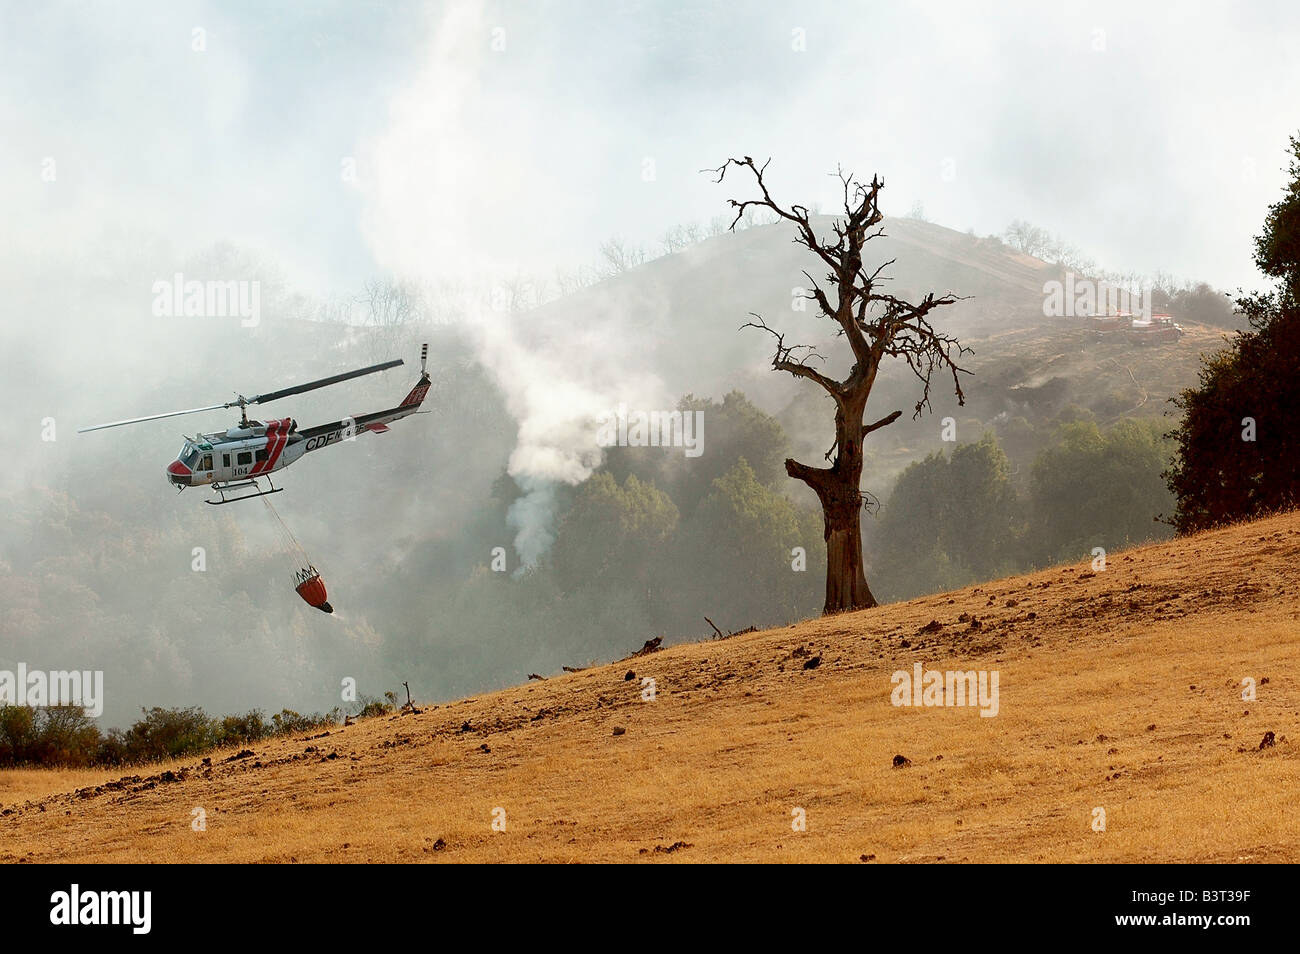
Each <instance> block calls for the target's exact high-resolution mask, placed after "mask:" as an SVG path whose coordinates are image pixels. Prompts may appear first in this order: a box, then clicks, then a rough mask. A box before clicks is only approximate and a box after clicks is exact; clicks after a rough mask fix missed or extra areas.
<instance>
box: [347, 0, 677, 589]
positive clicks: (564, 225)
mask: <svg viewBox="0 0 1300 954" xmlns="http://www.w3.org/2000/svg"><path fill="white" fill-rule="evenodd" d="M483 10H484V8H483V7H482V6H481V5H479V4H472V3H463V4H461V3H457V4H450V5H448V6H447V7H446V8H445V10H444V12H443V13H442V15H441V17H440V18H439V19H437V20H436V21H435V22H434V23H433V24H431V31H430V37H431V38H430V46H429V51H428V55H427V57H426V59H425V62H424V65H423V67H422V69H421V71H420V72H419V74H418V75H417V76H416V78H415V79H414V81H413V82H412V83H410V84H409V85H408V86H406V87H405V88H404V89H402V90H401V91H400V92H399V93H397V94H396V95H395V97H394V98H393V100H392V101H391V103H390V112H389V117H388V122H387V124H386V125H385V127H384V129H383V131H382V132H381V133H380V134H379V135H378V136H376V137H375V138H373V139H371V140H370V141H368V142H366V143H363V144H362V145H361V147H360V148H359V150H358V183H357V185H358V188H359V190H360V192H361V193H362V196H363V199H364V202H365V207H364V211H363V214H362V222H363V228H364V231H365V235H366V239H367V242H368V244H369V245H370V247H371V249H372V250H373V253H374V255H375V259H376V261H378V262H379V263H380V264H381V265H382V266H384V267H385V268H387V269H388V270H390V271H391V272H392V273H393V274H394V275H396V276H398V277H400V278H403V279H410V280H415V281H417V282H422V283H425V284H428V285H432V284H436V283H438V282H439V281H442V280H446V279H447V278H448V277H449V276H454V277H455V280H456V281H457V282H460V283H466V282H467V283H468V284H469V286H470V287H478V288H494V287H495V288H496V290H498V291H499V290H500V289H501V287H502V285H503V284H506V283H508V281H510V280H512V279H508V278H507V276H518V275H519V274H520V273H521V272H522V271H524V270H525V269H528V268H541V267H547V266H549V267H554V266H555V265H557V264H558V263H556V262H554V261H550V262H547V260H546V258H545V256H546V254H547V252H548V251H549V250H551V249H552V248H554V245H555V237H556V236H557V235H558V234H564V235H567V236H573V235H575V234H580V233H586V235H587V238H588V240H589V241H588V244H589V247H590V248H591V249H592V252H593V254H594V251H595V247H596V245H597V244H598V241H597V239H596V237H595V236H596V235H598V234H599V233H598V232H597V231H596V230H595V228H594V227H592V226H591V225H590V224H589V223H587V222H585V221H584V220H583V215H582V214H581V213H580V212H577V211H575V205H574V202H573V199H572V197H571V196H569V195H566V194H565V193H566V192H567V191H568V190H566V189H565V188H564V187H562V186H559V185H557V184H556V183H554V182H552V181H550V180H549V179H548V176H547V175H546V173H545V170H544V169H542V168H539V162H538V159H537V157H536V156H535V155H531V154H529V153H526V152H524V151H522V150H520V149H519V144H520V143H522V142H536V141H539V140H542V141H544V140H545V138H546V137H545V135H544V134H543V133H541V132H540V131H539V130H538V129H537V128H536V124H537V123H538V121H539V120H538V118H537V117H536V116H533V115H531V114H530V113H528V112H527V111H526V109H525V108H523V107H520V106H518V105H516V106H511V101H510V100H500V99H494V98H493V97H491V96H486V97H484V96H481V95H479V94H480V93H482V91H483V87H484V84H485V82H487V80H486V79H485V77H490V75H491V74H490V71H491V68H492V67H493V66H494V65H495V61H493V60H492V59H491V58H492V57H493V56H494V55H496V54H495V53H494V51H493V48H492V47H493V35H494V32H493V31H494V30H495V29H497V28H496V27H494V26H493V25H492V24H491V23H489V22H488V21H487V20H486V19H485V18H484V14H483ZM485 102H488V103H494V104H495V106H496V110H497V111H495V112H493V111H492V110H491V109H490V108H489V109H486V110H485V108H484V106H483V104H484V103H485ZM512 109H514V110H516V111H515V112H512V111H511V110H512ZM572 146H573V148H577V149H581V148H583V144H582V143H579V142H575V143H572ZM467 297H468V298H469V299H470V300H468V301H466V304H465V313H464V314H462V315H461V316H459V317H460V319H461V320H462V321H463V322H464V328H465V331H466V334H467V337H468V338H469V340H470V341H471V342H472V343H473V345H474V347H475V351H476V353H477V356H478V359H479V361H480V362H481V363H482V364H483V365H484V367H485V368H487V369H488V370H489V371H490V372H491V373H492V375H493V376H494V378H495V380H496V382H497V384H498V385H499V387H500V388H501V390H502V392H503V393H504V395H505V399H506V406H507V408H508V410H509V412H510V413H511V415H512V416H513V417H514V418H515V420H516V421H517V423H518V442H517V445H516V447H515V448H514V451H513V453H512V454H511V456H510V460H509V464H508V470H509V473H510V475H511V476H512V477H513V478H514V479H515V480H516V482H517V483H518V484H519V486H520V487H521V488H522V489H523V491H524V496H523V497H522V498H520V499H519V500H518V501H516V503H515V504H514V505H513V506H512V507H511V509H510V511H509V515H508V516H509V522H510V525H511V527H512V528H513V529H514V530H515V532H516V537H515V541H514V545H515V549H516V551H517V552H518V555H519V557H520V559H521V561H522V562H523V564H524V565H532V564H534V563H536V561H537V560H538V559H539V558H540V557H541V555H542V554H543V553H545V552H546V550H547V549H548V548H549V546H550V544H551V542H552V540H553V539H554V526H553V523H554V509H555V502H556V493H555V491H556V488H557V487H558V486H559V485H561V484H570V485H572V484H577V483H581V482H582V481H583V480H585V479H586V478H587V477H588V476H590V474H591V473H592V471H593V469H595V468H596V467H597V466H599V464H600V460H601V454H602V451H601V448H600V447H599V446H598V445H597V442H596V433H597V423H598V420H599V418H600V416H601V415H603V414H605V413H606V412H608V411H610V410H612V409H613V408H614V407H615V406H617V405H618V404H619V403H620V402H624V403H628V404H630V405H634V406H643V407H644V406H658V405H657V404H656V403H654V402H660V401H662V400H663V398H662V396H661V395H662V392H663V387H662V385H661V383H660V382H659V380H658V378H657V377H656V376H655V375H654V374H653V373H650V372H648V371H646V370H644V369H643V368H641V367H640V365H642V364H643V363H644V360H643V358H641V356H642V355H646V354H649V353H650V349H649V348H648V347H647V346H646V344H647V343H646V340H645V336H646V335H647V334H649V333H650V332H649V331H648V330H646V329H640V330H637V329H631V328H629V327H627V324H628V323H627V322H625V321H623V320H622V316H621V315H620V314H619V310H618V309H617V307H615V306H614V305H612V304H611V307H610V308H609V309H608V310H607V312H606V313H605V314H603V315H601V316H600V318H599V319H598V320H596V321H594V322H593V321H591V320H589V319H587V320H584V322H583V323H581V324H579V323H576V322H574V321H572V320H571V319H570V317H569V316H566V315H565V314H564V313H563V310H562V308H560V307H551V308H544V309H540V310H538V311H532V312H527V313H524V314H520V313H511V312H510V311H508V310H505V309H494V308H493V307H492V303H493V299H496V300H500V299H501V298H502V297H503V296H500V295H493V294H490V293H489V294H487V295H484V296H481V297H480V298H479V300H477V301H475V300H473V298H472V296H467Z"/></svg>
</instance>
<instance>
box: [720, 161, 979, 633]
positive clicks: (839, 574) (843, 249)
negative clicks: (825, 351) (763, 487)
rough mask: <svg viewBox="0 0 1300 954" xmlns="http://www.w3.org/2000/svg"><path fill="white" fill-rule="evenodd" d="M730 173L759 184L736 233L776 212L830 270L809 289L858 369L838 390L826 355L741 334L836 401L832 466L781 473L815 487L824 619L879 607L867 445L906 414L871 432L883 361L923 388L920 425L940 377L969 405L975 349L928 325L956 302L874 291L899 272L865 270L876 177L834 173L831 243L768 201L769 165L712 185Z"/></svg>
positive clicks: (741, 211) (801, 216)
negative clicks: (870, 409)
mask: <svg viewBox="0 0 1300 954" xmlns="http://www.w3.org/2000/svg"><path fill="white" fill-rule="evenodd" d="M770 161H771V160H770V159H769V160H768V162H770ZM733 166H735V167H736V168H737V169H746V170H748V171H749V172H750V173H751V174H752V175H753V176H754V179H755V182H756V184H757V186H758V190H759V192H760V194H761V198H756V199H745V200H736V199H731V200H729V201H730V204H731V207H732V208H734V209H735V210H736V216H735V219H733V221H732V228H735V224H736V222H738V221H740V220H741V217H742V216H744V215H745V214H746V212H748V211H752V210H753V209H754V208H755V207H758V208H766V209H770V210H771V211H772V212H774V213H776V215H777V216H778V217H779V219H783V220H785V221H787V222H790V223H792V224H793V225H794V226H795V229H796V232H797V236H796V238H795V242H796V243H797V244H799V245H803V246H804V247H805V248H807V249H808V250H809V251H811V252H812V253H813V254H814V255H816V256H817V257H818V258H819V259H820V260H821V262H822V264H823V265H825V266H826V267H827V268H828V269H829V273H828V275H827V281H828V282H829V285H828V288H829V293H828V292H827V290H824V289H823V288H822V287H821V286H819V285H818V284H817V282H816V281H815V280H814V279H813V277H812V276H811V275H810V274H809V273H808V272H806V271H805V272H804V275H805V277H807V279H808V282H809V284H810V285H811V291H809V292H807V294H806V296H805V297H807V298H808V299H809V300H811V301H814V302H816V303H817V306H818V308H819V309H820V310H821V312H822V314H823V315H825V316H826V317H828V318H830V319H831V320H832V321H834V322H835V324H836V325H838V329H837V331H836V335H837V336H839V337H842V338H844V339H846V340H847V341H848V345H849V347H850V348H851V349H852V354H853V366H852V369H851V370H850V371H849V374H848V376H847V377H846V378H845V379H844V380H842V381H837V380H835V379H834V378H831V377H829V376H827V375H825V374H823V373H822V372H820V371H818V370H817V369H816V368H813V367H811V366H810V365H809V363H808V362H809V361H811V360H813V359H814V358H817V359H821V356H820V355H817V354H816V353H815V352H814V351H813V350H812V348H810V347H808V346H806V345H786V343H785V338H784V336H783V334H782V333H781V332H778V331H776V330H774V329H772V328H770V327H768V325H767V323H766V322H765V321H764V320H763V319H762V318H761V317H760V316H758V315H753V318H754V320H753V321H750V322H746V324H745V325H742V326H741V327H751V328H758V329H761V330H762V331H765V332H767V333H769V334H771V335H772V336H773V337H774V338H775V339H776V353H775V355H773V357H772V368H773V370H776V371H784V372H787V373H788V374H792V375H794V376H795V377H797V378H806V379H807V380H809V381H812V382H813V383H814V384H816V385H817V386H818V387H820V388H822V390H824V391H825V392H826V393H827V394H829V395H830V396H831V397H832V398H833V399H834V400H835V443H834V444H832V445H831V449H830V450H828V451H827V452H826V459H827V460H828V461H831V460H832V456H833V457H834V460H833V461H832V463H831V466H829V467H810V466H808V465H807V464H801V463H799V462H798V461H796V460H787V461H786V462H785V470H786V473H787V474H789V475H790V476H791V477H794V478H796V479H797V480H802V481H803V482H804V483H806V484H807V485H808V486H809V487H811V488H812V489H813V491H815V492H816V494H817V498H818V499H819V500H820V501H821V506H822V516H823V520H824V526H825V539H826V605H825V607H824V608H823V610H822V612H823V613H838V612H843V611H846V610H856V609H865V608H867V607H871V606H875V605H876V598H875V597H874V596H873V595H872V594H871V589H870V588H869V587H868V586H867V578H866V573H865V569H864V565H863V559H862V522H861V518H862V506H863V499H864V498H863V494H862V491H861V486H860V485H861V480H862V443H863V439H864V438H865V437H866V436H867V435H868V434H870V433H871V432H872V431H876V430H879V429H880V428H882V427H885V426H886V425H888V424H892V423H893V422H894V421H896V420H897V419H898V418H899V417H900V416H901V415H902V413H903V412H902V411H901V410H897V411H891V412H890V413H889V414H886V415H885V416H884V417H882V418H880V419H879V420H877V421H874V422H873V423H870V424H865V423H864V420H865V416H866V409H867V399H868V398H869V397H870V396H871V388H872V386H873V385H874V384H875V383H876V374H877V372H878V371H879V369H880V364H881V362H882V361H884V360H885V359H887V358H898V359H901V360H903V361H906V362H907V366H908V367H909V368H910V369H911V371H912V373H913V374H914V375H915V376H916V378H917V379H918V380H919V381H920V383H921V396H920V398H919V399H918V400H917V402H916V406H915V409H914V413H913V417H920V415H921V412H922V410H924V409H926V408H929V407H930V384H931V379H932V378H933V376H934V373H935V372H936V371H938V372H939V373H940V374H941V375H942V374H943V373H945V372H947V373H951V375H952V383H953V389H954V391H955V392H956V396H957V403H958V404H959V405H960V404H965V395H964V394H963V393H962V389H961V380H960V378H959V375H960V374H969V373H970V372H969V371H967V370H966V369H965V368H962V367H960V366H959V365H958V362H959V361H960V360H961V356H962V355H963V354H965V353H967V352H969V351H970V349H969V348H965V347H963V346H962V345H961V344H960V343H959V342H958V341H957V340H956V339H955V338H953V337H951V336H949V335H946V334H943V333H941V332H939V331H936V330H935V328H934V326H933V325H931V323H930V318H929V316H930V313H931V312H932V311H934V309H936V308H938V307H940V306H943V305H951V304H953V303H954V302H956V301H957V300H958V299H957V298H956V297H954V296H952V295H943V296H942V297H938V298H936V297H935V295H934V293H933V292H931V293H929V294H927V295H926V296H925V297H924V298H923V299H922V300H921V301H920V302H919V303H917V304H912V303H910V302H908V301H904V300H903V299H901V298H896V297H895V296H893V295H890V294H886V293H884V292H882V291H879V290H878V289H877V286H878V284H879V282H880V281H882V279H881V274H882V273H883V272H884V271H885V269H886V268H888V267H889V266H890V265H892V264H893V260H892V259H891V260H890V261H887V262H884V263H883V264H881V265H880V266H879V267H877V268H876V269H875V270H874V271H868V270H867V268H866V266H864V265H863V261H862V250H863V246H865V245H866V243H867V242H868V241H870V240H871V239H873V238H877V237H879V236H880V235H883V234H884V229H883V228H878V227H877V226H879V224H880V222H881V220H882V219H883V216H882V215H881V214H880V208H879V205H878V202H879V197H880V190H881V189H882V188H883V187H884V183H882V182H881V181H880V179H879V178H878V177H876V176H873V177H872V179H871V184H870V185H869V186H868V185H863V184H862V183H861V182H859V181H858V180H857V179H855V178H854V177H853V175H852V174H851V173H845V172H844V171H843V170H841V171H840V172H838V173H837V175H838V178H839V180H840V182H841V184H842V185H843V189H844V214H843V217H840V216H839V215H838V214H837V215H836V217H835V219H834V221H833V223H832V224H831V229H832V231H833V232H834V236H835V238H834V240H833V241H832V240H831V238H830V236H827V237H826V238H825V239H822V238H819V237H818V235H817V233H816V231H815V230H814V229H813V225H812V222H811V221H810V213H809V211H808V209H807V207H805V206H802V205H791V206H790V207H789V208H788V209H787V208H783V207H781V206H780V205H777V203H776V202H775V201H774V200H773V199H772V196H771V194H770V193H769V192H768V189H767V183H766V182H764V180H763V173H764V172H765V171H766V170H767V162H765V163H763V165H762V166H761V167H760V166H757V165H755V163H754V160H753V159H751V158H750V157H749V156H745V157H744V158H743V159H728V160H727V161H726V162H725V163H723V164H722V165H721V166H720V167H718V168H717V169H713V170H708V171H711V172H714V173H716V174H717V180H716V181H718V182H721V181H722V180H723V179H724V178H725V177H726V174H727V172H728V170H730V169H731V168H732V167H733ZM751 314H752V313H751Z"/></svg>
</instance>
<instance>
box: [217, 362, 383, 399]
mask: <svg viewBox="0 0 1300 954" xmlns="http://www.w3.org/2000/svg"><path fill="white" fill-rule="evenodd" d="M404 363H405V362H403V361H402V359H401V358H395V359H394V360H392V361H385V362H384V363H383V364H374V365H371V366H370V367H368V368H361V369H360V370H359V371H345V372H344V373H343V374H335V375H332V376H331V377H328V378H321V379H320V380H319V381H310V382H308V383H307V384H296V385H294V386H293V387H291V388H284V389H282V390H280V391H269V392H267V393H266V394H259V395H257V397H251V398H249V399H248V403H249V404H265V403H266V402H267V401H274V400H277V399H278V398H282V397H289V396H290V395H291V394H302V393H303V392H304V391H314V390H316V389H317V388H323V387H327V386H328V385H331V384H338V383H339V382H340V381H347V380H350V379H351V378H359V377H361V376H362V375H363V374H374V373H375V372H376V371H387V370H388V369H389V368H395V367H397V366H398V365H399V364H404ZM229 406H230V405H227V407H229Z"/></svg>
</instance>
